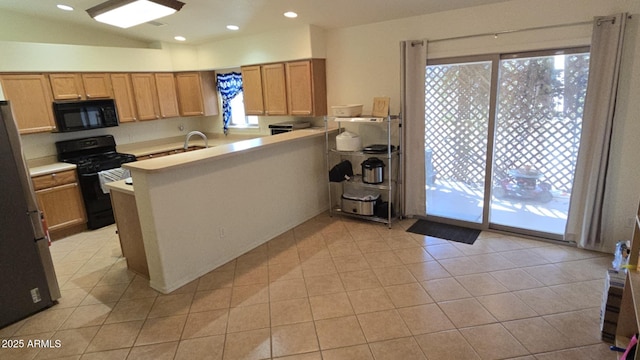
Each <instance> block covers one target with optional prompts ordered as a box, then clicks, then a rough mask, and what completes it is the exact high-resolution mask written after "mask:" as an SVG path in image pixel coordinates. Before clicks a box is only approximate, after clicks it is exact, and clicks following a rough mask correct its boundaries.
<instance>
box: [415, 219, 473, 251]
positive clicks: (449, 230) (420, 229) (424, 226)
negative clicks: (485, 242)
mask: <svg viewBox="0 0 640 360" xmlns="http://www.w3.org/2000/svg"><path fill="white" fill-rule="evenodd" d="M407 231H408V232H412V233H414V234H421V235H426V236H433V237H436V238H439V239H445V240H452V241H457V242H461V243H464V244H469V245H472V244H473V243H474V242H475V241H476V239H477V238H478V235H480V230H475V229H468V228H464V227H460V226H455V225H449V224H440V223H437V222H433V221H427V220H418V221H416V223H415V224H413V225H411V227H410V228H408V229H407Z"/></svg>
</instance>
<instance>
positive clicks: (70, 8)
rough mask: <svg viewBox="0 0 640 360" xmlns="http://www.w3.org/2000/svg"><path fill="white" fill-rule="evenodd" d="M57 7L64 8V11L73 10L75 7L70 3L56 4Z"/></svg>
mask: <svg viewBox="0 0 640 360" xmlns="http://www.w3.org/2000/svg"><path fill="white" fill-rule="evenodd" d="M56 7H57V8H58V9H60V10H64V11H73V8H72V7H71V6H69V5H65V4H58V5H56Z"/></svg>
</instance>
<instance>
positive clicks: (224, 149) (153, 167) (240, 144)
mask: <svg viewBox="0 0 640 360" xmlns="http://www.w3.org/2000/svg"><path fill="white" fill-rule="evenodd" d="M335 131H337V129H329V132H330V133H333V132H335ZM324 135H325V129H324V128H312V129H300V130H296V131H291V132H288V133H282V134H278V135H271V136H265V137H258V138H254V139H249V140H242V141H237V142H233V143H230V144H226V145H219V146H215V147H210V148H207V149H201V150H197V151H191V152H185V153H179V154H175V155H170V156H163V157H159V158H155V159H148V160H142V161H136V162H131V163H126V164H123V165H122V167H124V168H126V169H129V170H132V171H142V172H148V173H153V172H159V171H165V170H169V169H173V168H177V167H182V166H188V165H193V164H197V163H199V162H203V161H211V160H218V159H224V158H227V157H230V156H236V155H239V154H244V153H248V152H252V151H257V150H259V149H264V148H268V147H271V146H276V145H281V144H284V143H290V142H294V141H300V140H305V139H309V138H314V137H318V136H324Z"/></svg>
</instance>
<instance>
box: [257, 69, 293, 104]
mask: <svg viewBox="0 0 640 360" xmlns="http://www.w3.org/2000/svg"><path fill="white" fill-rule="evenodd" d="M262 90H263V96H264V109H265V111H264V113H265V115H287V114H288V113H289V112H288V110H287V85H286V79H285V66H284V63H279V64H268V65H263V66H262Z"/></svg>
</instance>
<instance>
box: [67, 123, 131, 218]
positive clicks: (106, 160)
mask: <svg viewBox="0 0 640 360" xmlns="http://www.w3.org/2000/svg"><path fill="white" fill-rule="evenodd" d="M56 149H57V151H58V160H59V161H62V162H66V163H71V164H75V165H76V171H77V172H78V182H79V184H80V190H81V191H82V198H83V200H84V206H85V210H86V212H87V227H88V228H89V229H98V228H101V227H103V226H106V225H109V224H113V223H114V222H115V220H114V217H113V209H112V208H111V196H110V195H109V194H108V193H106V194H105V193H104V192H103V191H102V187H101V186H100V177H99V175H98V173H99V172H100V171H105V170H110V169H116V168H119V167H121V166H122V164H124V163H128V162H132V161H136V157H135V156H134V155H131V154H123V153H119V152H116V141H115V139H114V138H113V136H111V135H103V136H93V137H88V138H82V139H74V140H66V141H58V142H56Z"/></svg>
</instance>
